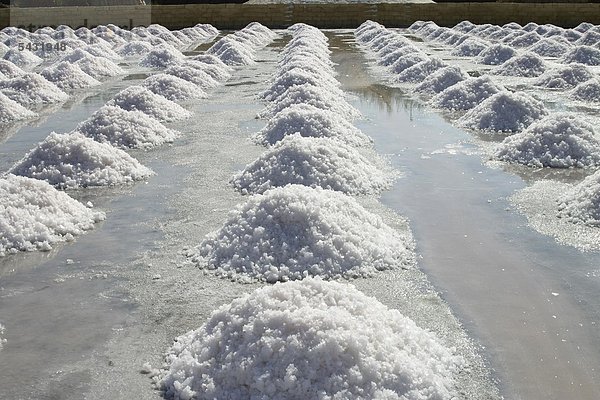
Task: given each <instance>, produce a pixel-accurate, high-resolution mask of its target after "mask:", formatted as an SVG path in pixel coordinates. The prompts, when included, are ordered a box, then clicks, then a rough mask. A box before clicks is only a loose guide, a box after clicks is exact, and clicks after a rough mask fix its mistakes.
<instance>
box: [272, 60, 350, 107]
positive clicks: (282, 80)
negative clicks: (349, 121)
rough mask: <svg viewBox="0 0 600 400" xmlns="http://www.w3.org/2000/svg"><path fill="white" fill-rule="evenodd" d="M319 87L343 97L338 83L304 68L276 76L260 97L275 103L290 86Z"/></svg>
mask: <svg viewBox="0 0 600 400" xmlns="http://www.w3.org/2000/svg"><path fill="white" fill-rule="evenodd" d="M303 85H311V86H321V87H327V88H328V89H329V90H331V91H333V92H334V93H335V94H336V95H338V96H343V91H342V90H341V89H340V87H339V86H340V84H339V82H338V81H337V80H336V79H335V78H334V77H332V76H331V75H328V74H323V73H321V74H318V75H317V74H316V73H313V72H311V71H309V70H306V69H304V68H294V69H291V70H285V71H284V72H283V73H280V74H278V75H277V76H276V77H275V78H274V79H273V80H272V82H271V84H270V86H269V87H268V88H267V89H266V90H265V91H264V92H263V93H261V95H260V97H261V98H262V99H265V100H267V101H275V100H276V99H277V98H279V97H281V95H283V93H285V91H286V90H287V89H288V88H290V87H292V86H303Z"/></svg>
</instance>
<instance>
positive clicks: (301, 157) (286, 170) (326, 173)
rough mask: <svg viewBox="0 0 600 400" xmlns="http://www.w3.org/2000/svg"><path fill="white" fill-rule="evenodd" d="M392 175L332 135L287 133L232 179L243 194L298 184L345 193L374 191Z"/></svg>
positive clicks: (383, 188)
mask: <svg viewBox="0 0 600 400" xmlns="http://www.w3.org/2000/svg"><path fill="white" fill-rule="evenodd" d="M392 178H393V175H392V174H391V173H390V171H387V173H386V171H385V167H384V166H383V165H378V166H376V165H374V164H373V163H372V162H371V161H369V160H368V159H366V158H365V157H363V156H362V155H361V154H360V153H359V152H358V151H357V150H356V149H354V148H352V147H350V146H348V145H345V144H343V143H339V142H338V141H337V140H335V139H329V138H313V137H302V136H300V135H297V134H296V135H291V136H286V137H285V138H284V139H283V140H281V141H280V142H278V143H277V144H276V145H275V146H273V147H272V148H271V149H269V151H267V152H266V153H265V154H263V155H262V156H260V157H259V158H258V159H257V160H256V161H254V162H253V163H251V164H250V165H248V166H247V167H246V168H245V169H244V171H242V172H240V173H239V174H238V175H237V176H236V177H235V178H234V179H233V184H234V186H235V187H236V188H237V189H238V190H240V191H241V192H242V193H244V194H248V193H264V192H265V191H266V190H269V189H271V188H275V187H282V186H285V185H288V184H300V185H305V186H310V187H321V188H324V189H331V190H337V191H340V192H344V193H348V194H376V193H379V192H381V191H382V190H385V189H388V188H389V187H390V185H391V183H392Z"/></svg>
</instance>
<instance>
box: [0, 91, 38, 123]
mask: <svg viewBox="0 0 600 400" xmlns="http://www.w3.org/2000/svg"><path fill="white" fill-rule="evenodd" d="M35 117H37V114H36V113H34V112H33V111H29V110H28V109H26V108H25V107H23V106H22V105H20V104H19V103H17V102H16V101H14V100H11V99H10V98H8V97H6V96H5V95H4V94H2V92H0V124H2V125H4V124H9V123H11V122H14V121H19V120H22V119H28V118H35Z"/></svg>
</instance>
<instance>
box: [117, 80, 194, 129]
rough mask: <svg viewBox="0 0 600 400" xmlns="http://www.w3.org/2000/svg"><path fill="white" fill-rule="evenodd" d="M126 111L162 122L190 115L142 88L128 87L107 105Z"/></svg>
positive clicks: (172, 103)
mask: <svg viewBox="0 0 600 400" xmlns="http://www.w3.org/2000/svg"><path fill="white" fill-rule="evenodd" d="M107 104H108V105H112V106H117V107H121V108H122V109H124V110H127V111H141V112H143V113H144V114H147V115H149V116H151V117H154V118H156V119H158V120H160V121H163V122H172V121H178V120H182V119H186V118H189V117H191V116H192V114H191V113H190V112H189V111H187V110H186V109H185V108H183V107H181V106H180V105H179V104H177V103H175V102H172V101H171V100H167V99H166V98H164V97H162V96H160V95H158V94H154V93H152V92H151V91H150V90H148V89H146V88H145V87H143V86H130V87H128V88H127V89H124V90H122V91H120V92H119V93H117V94H116V95H115V97H114V98H113V99H112V100H111V101H109V102H108V103H107Z"/></svg>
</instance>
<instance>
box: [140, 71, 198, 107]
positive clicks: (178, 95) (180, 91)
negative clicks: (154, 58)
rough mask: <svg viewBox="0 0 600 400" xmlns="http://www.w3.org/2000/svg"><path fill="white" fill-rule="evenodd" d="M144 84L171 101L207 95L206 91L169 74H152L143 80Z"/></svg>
mask: <svg viewBox="0 0 600 400" xmlns="http://www.w3.org/2000/svg"><path fill="white" fill-rule="evenodd" d="M142 86H144V87H146V88H148V89H149V90H150V91H151V92H152V93H154V94H158V95H161V96H163V97H165V98H167V99H169V100H171V101H182V100H190V99H198V98H202V97H207V95H206V93H205V92H204V91H203V90H202V89H201V88H199V87H198V86H196V85H194V84H193V83H191V82H189V81H186V80H184V79H181V78H178V77H176V76H174V75H169V74H156V75H152V76H150V77H148V78H146V79H144V82H142Z"/></svg>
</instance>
